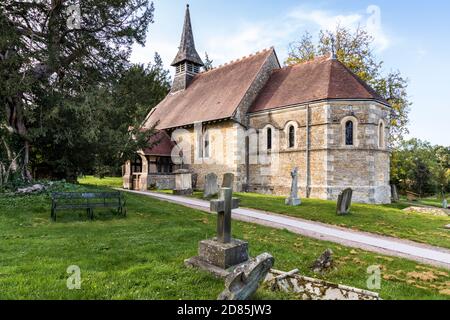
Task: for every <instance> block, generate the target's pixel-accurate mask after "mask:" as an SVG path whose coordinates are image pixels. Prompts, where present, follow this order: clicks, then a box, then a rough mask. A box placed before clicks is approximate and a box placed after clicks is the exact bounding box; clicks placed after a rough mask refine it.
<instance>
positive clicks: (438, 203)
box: [400, 195, 450, 208]
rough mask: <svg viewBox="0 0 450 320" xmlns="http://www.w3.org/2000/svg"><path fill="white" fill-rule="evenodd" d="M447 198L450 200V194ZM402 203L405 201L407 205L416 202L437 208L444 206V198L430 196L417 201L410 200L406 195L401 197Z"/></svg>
mask: <svg viewBox="0 0 450 320" xmlns="http://www.w3.org/2000/svg"><path fill="white" fill-rule="evenodd" d="M446 199H447V200H449V201H450V195H446ZM400 200H401V202H402V203H405V204H407V205H412V206H413V205H415V204H419V205H425V206H431V207H436V208H442V198H441V196H439V197H436V196H434V197H428V198H421V199H419V200H417V201H415V202H409V201H408V200H407V199H406V197H401V198H400Z"/></svg>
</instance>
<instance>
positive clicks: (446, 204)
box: [442, 199, 448, 209]
mask: <svg viewBox="0 0 450 320" xmlns="http://www.w3.org/2000/svg"><path fill="white" fill-rule="evenodd" d="M442 208H444V209H448V201H447V199H444V201H442Z"/></svg>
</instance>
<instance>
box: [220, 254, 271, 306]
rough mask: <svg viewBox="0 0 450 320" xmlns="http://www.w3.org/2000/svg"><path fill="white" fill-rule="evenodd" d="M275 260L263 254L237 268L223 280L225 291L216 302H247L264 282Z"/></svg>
mask: <svg viewBox="0 0 450 320" xmlns="http://www.w3.org/2000/svg"><path fill="white" fill-rule="evenodd" d="M274 262H275V260H274V258H273V257H272V256H271V255H270V254H268V253H263V254H262V255H260V256H258V257H257V258H256V259H254V260H251V261H249V262H247V263H244V264H242V265H240V266H238V267H237V268H236V269H234V271H233V272H232V273H231V274H230V275H228V276H227V278H226V279H225V290H224V291H223V292H222V293H221V294H220V295H219V298H218V300H239V301H242V300H248V299H250V298H251V297H252V296H253V295H254V294H255V292H256V291H257V290H258V288H259V285H260V284H261V282H263V281H264V279H265V278H266V276H267V274H268V273H269V271H270V269H271V268H272V267H273V264H274Z"/></svg>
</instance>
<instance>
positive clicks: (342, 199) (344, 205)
mask: <svg viewBox="0 0 450 320" xmlns="http://www.w3.org/2000/svg"><path fill="white" fill-rule="evenodd" d="M352 196H353V190H352V189H350V188H348V189H345V190H344V191H342V192H341V194H340V195H339V197H338V201H337V206H336V212H337V214H338V215H346V214H348V213H349V211H350V206H351V205H352Z"/></svg>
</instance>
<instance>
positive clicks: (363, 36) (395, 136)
mask: <svg viewBox="0 0 450 320" xmlns="http://www.w3.org/2000/svg"><path fill="white" fill-rule="evenodd" d="M318 39H319V40H318V43H317V44H315V43H314V41H313V37H312V36H311V34H310V33H308V32H306V33H305V34H304V35H303V36H302V37H301V38H300V40H299V41H298V42H293V43H291V44H290V49H289V57H288V58H287V60H286V64H288V65H292V64H297V63H300V62H305V61H309V60H312V59H314V58H315V57H317V56H323V55H327V54H329V53H330V52H331V51H332V50H333V49H334V50H335V53H336V56H337V59H338V60H339V61H341V62H342V63H343V64H344V65H345V66H347V67H348V68H349V69H350V70H351V71H352V72H354V73H355V74H356V75H357V76H359V77H360V78H361V79H362V80H364V81H366V82H367V83H368V84H369V85H371V86H372V87H373V88H374V89H375V90H376V91H377V92H378V93H379V94H380V95H381V96H382V97H384V98H385V99H386V100H387V101H388V102H389V103H390V104H391V105H392V113H391V126H390V127H391V134H390V136H391V141H390V142H391V144H397V145H398V143H399V142H400V141H401V140H402V137H403V136H404V135H405V134H407V133H408V129H407V124H408V115H409V108H410V105H411V103H410V102H409V100H408V95H407V87H408V81H407V80H406V79H405V78H403V77H402V75H401V73H400V72H399V71H391V72H389V73H388V74H386V75H383V74H382V66H383V62H381V61H379V60H378V59H377V58H376V57H375V55H374V53H373V50H372V43H373V38H372V37H371V36H370V35H369V33H368V32H367V31H366V30H364V29H362V28H358V29H356V30H355V31H354V32H352V31H351V30H349V29H347V28H344V27H341V26H337V27H336V29H335V30H334V31H323V30H322V31H320V32H319V38H318ZM333 43H334V48H333Z"/></svg>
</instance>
